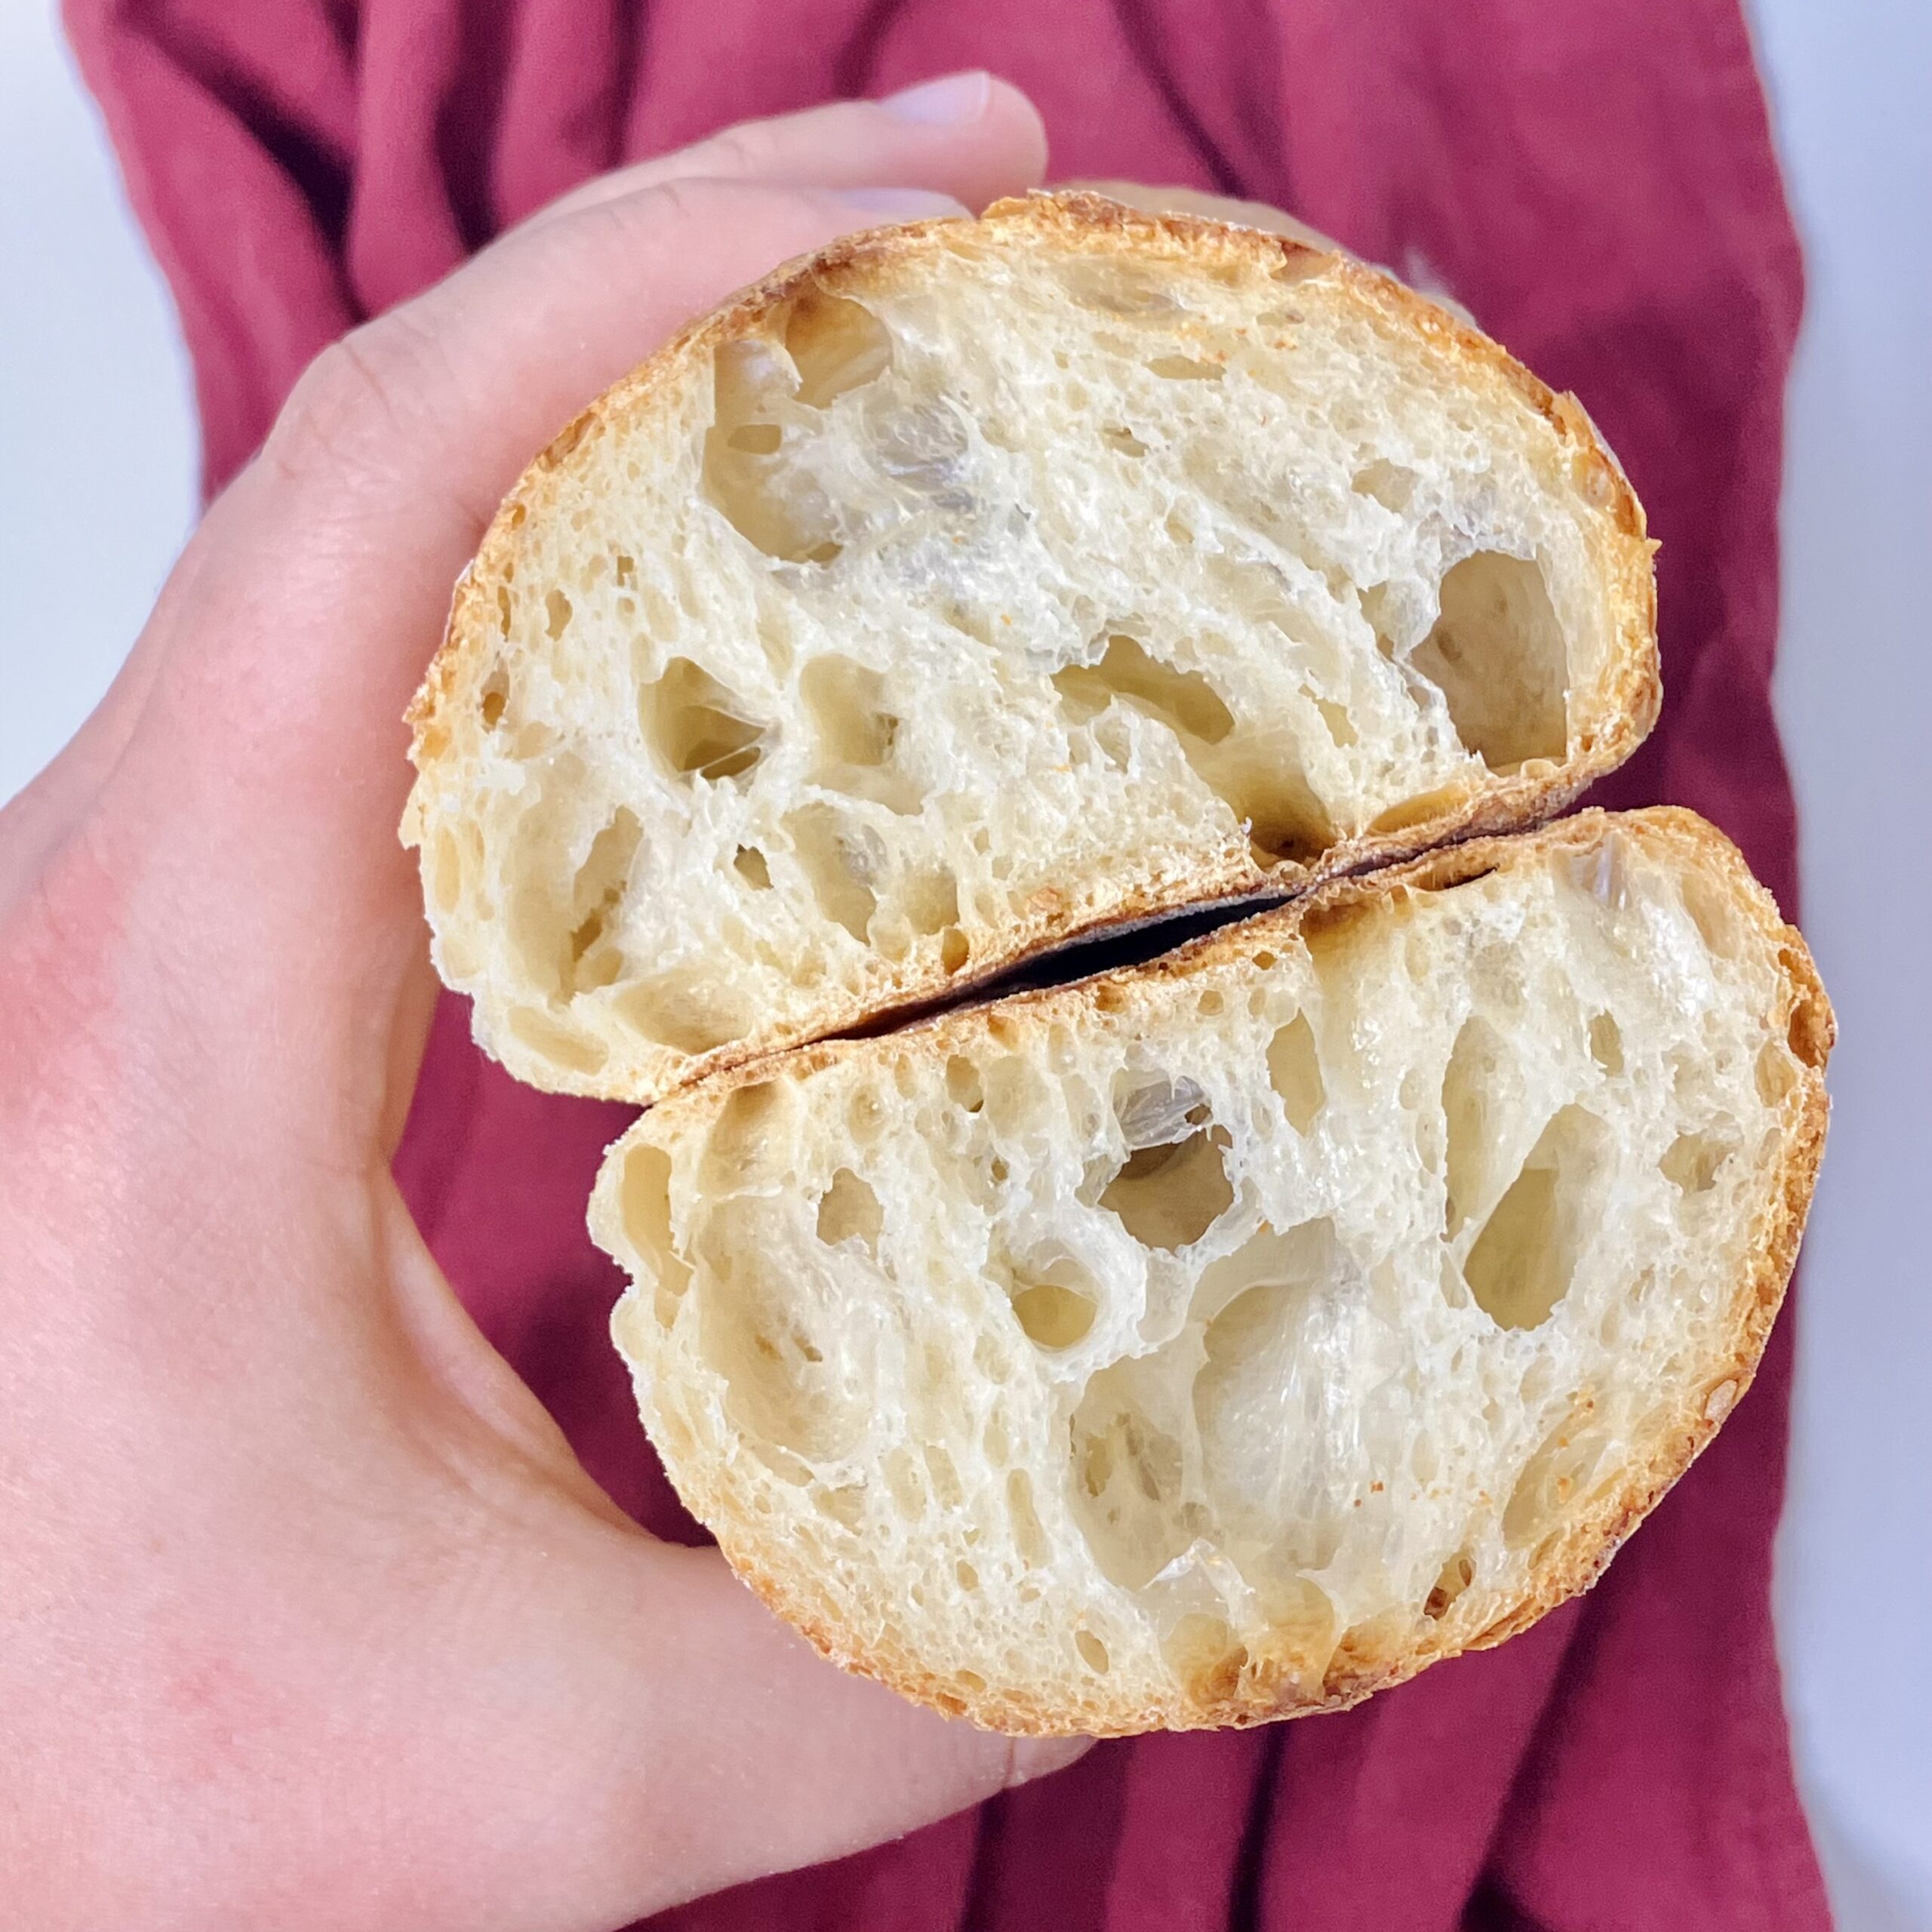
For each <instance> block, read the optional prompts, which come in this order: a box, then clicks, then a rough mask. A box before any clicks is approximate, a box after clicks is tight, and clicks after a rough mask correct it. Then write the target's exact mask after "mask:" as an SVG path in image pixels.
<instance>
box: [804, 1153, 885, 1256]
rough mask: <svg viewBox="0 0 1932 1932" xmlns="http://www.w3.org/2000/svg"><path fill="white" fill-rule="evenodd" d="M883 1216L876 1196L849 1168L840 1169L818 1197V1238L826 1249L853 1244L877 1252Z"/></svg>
mask: <svg viewBox="0 0 1932 1932" xmlns="http://www.w3.org/2000/svg"><path fill="white" fill-rule="evenodd" d="M884 1225H885V1217H884V1212H883V1211H882V1210H881V1208H880V1207H879V1204H878V1195H876V1194H875V1193H874V1192H872V1189H871V1188H870V1187H869V1186H867V1185H866V1183H865V1182H864V1181H863V1180H860V1178H859V1177H858V1176H857V1174H854V1172H853V1171H852V1170H851V1168H840V1169H839V1170H838V1172H837V1173H836V1174H834V1175H833V1176H832V1185H831V1186H829V1187H828V1188H827V1189H826V1190H825V1192H823V1194H822V1195H820V1196H819V1201H818V1224H817V1231H818V1238H819V1239H820V1241H823V1242H824V1243H825V1244H826V1246H827V1247H837V1246H838V1244H839V1243H840V1242H841V1241H857V1242H858V1244H860V1247H863V1248H864V1250H865V1251H866V1253H867V1254H870V1255H873V1256H876V1255H877V1254H878V1237H879V1230H880V1229H881V1228H882V1227H883V1226H884Z"/></svg>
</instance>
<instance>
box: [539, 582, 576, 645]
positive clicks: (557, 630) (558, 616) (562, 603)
mask: <svg viewBox="0 0 1932 1932" xmlns="http://www.w3.org/2000/svg"><path fill="white" fill-rule="evenodd" d="M543 611H544V615H545V617H546V620H547V622H546V625H545V626H544V627H545V629H546V630H547V631H548V632H549V635H551V637H552V638H560V637H561V636H562V635H563V634H564V632H565V628H566V627H567V626H568V624H569V623H570V620H571V600H570V599H569V598H568V597H566V596H565V595H564V593H563V592H561V590H553V591H552V592H550V594H549V596H547V597H546V598H544V600H543Z"/></svg>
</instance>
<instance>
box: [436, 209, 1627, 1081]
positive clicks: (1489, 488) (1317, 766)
mask: <svg viewBox="0 0 1932 1932" xmlns="http://www.w3.org/2000/svg"><path fill="white" fill-rule="evenodd" d="M1657 697H1658V685H1657V657H1656V648H1655V640H1654V599H1653V588H1652V576H1651V559H1650V546H1649V545H1648V543H1647V541H1646V540H1645V537H1644V524H1643V517H1642V513H1641V510H1640V509H1639V508H1638V504H1637V501H1636V499H1635V497H1634V496H1633V495H1632V493H1631V491H1630V489H1629V486H1628V485H1627V484H1626V481H1624V479H1623V475H1622V474H1621V473H1620V471H1619V470H1618V469H1617V466H1616V464H1615V463H1614V460H1613V459H1612V458H1611V455H1610V453H1609V451H1607V449H1606V448H1604V445H1603V444H1602V443H1601V441H1600V440H1599V439H1598V437H1597V435H1595V432H1594V431H1593V430H1592V427H1591V426H1590V424H1589V420H1587V418H1586V417H1585V415H1584V414H1583V411H1582V409H1581V408H1579V407H1578V405H1577V404H1576V403H1575V402H1574V400H1573V399H1571V398H1568V397H1566V396H1561V395H1553V394H1552V392H1550V391H1549V389H1546V388H1545V387H1544V386H1543V384H1542V383H1539V382H1538V381H1537V380H1535V378H1534V377H1532V376H1531V375H1530V374H1528V373H1527V371H1524V369H1523V368H1521V367H1520V366H1519V365H1518V364H1516V363H1515V362H1514V361H1512V360H1511V359H1510V358H1509V356H1508V355H1506V354H1505V353H1504V352H1503V351H1502V350H1501V349H1499V348H1497V346H1496V345H1495V344H1494V343H1491V342H1490V341H1488V340H1486V339H1485V338H1484V337H1482V336H1481V335H1479V334H1477V333H1476V332H1475V331H1473V330H1472V329H1471V328H1468V327H1466V325H1464V324H1463V323H1462V322H1460V321H1457V320H1456V319H1454V318H1452V317H1451V316H1450V315H1447V314H1445V313H1444V312H1443V311H1441V309H1438V308H1435V307H1433V306H1431V305H1430V304H1429V303H1427V302H1426V301H1424V300H1422V299H1421V298H1420V297H1417V296H1416V295H1414V294H1411V292H1410V291H1407V290H1406V289H1404V288H1402V287H1401V286H1400V285H1398V283H1396V282H1395V281H1391V280H1390V279H1389V278H1387V277H1386V276H1384V275H1380V274H1379V273H1377V272H1375V271H1374V270H1373V269H1368V268H1366V267H1364V266H1361V264H1359V263H1355V262H1352V261H1351V260H1348V259H1347V258H1346V257H1343V256H1341V255H1339V254H1331V253H1325V252H1322V251H1318V250H1316V249H1313V248H1309V247H1307V246H1305V245H1303V244H1302V243H1300V242H1297V241H1296V240H1294V239H1293V238H1288V237H1285V236H1283V235H1275V234H1269V233H1265V232H1262V231H1261V230H1260V229H1251V228H1244V227H1236V226H1226V225H1223V224H1221V223H1216V222H1213V221H1207V220H1200V219H1196V218H1192V217H1186V216H1183V215H1171V216H1163V215H1158V214H1149V213H1145V212H1142V211H1135V210H1132V209H1129V208H1125V207H1123V206H1121V205H1119V204H1118V203H1115V202H1111V201H1108V200H1105V199H1103V198H1099V197H1097V196H1094V195H1066V196H1033V197H1029V198H1026V199H1024V200H1020V201H1011V202H1001V203H999V204H998V205H996V206H995V207H994V208H992V209H991V210H990V211H989V212H988V213H987V214H986V216H985V217H983V218H981V219H980V220H952V221H936V222H928V223H916V224H914V225H912V226H906V227H900V228H896V229H888V230H884V231H881V232H878V233H875V234H870V235H860V236H858V237H856V238H852V239H850V240H848V241H845V242H841V243H839V244H838V245H836V246H835V247H833V248H830V249H828V250H826V251H825V252H823V254H819V255H817V256H816V257H812V258H811V259H810V260H805V261H802V262H800V263H795V264H793V265H792V266H790V267H789V268H787V269H783V270H781V271H780V272H779V273H777V275H774V276H773V277H771V278H770V279H769V280H768V281H765V282H763V283H761V285H758V287H756V288H752V289H751V290H749V291H747V292H746V294H743V295H742V296H740V297H738V298H737V300H734V301H733V302H732V303H729V304H728V306H725V307H724V308H723V309H720V310H719V311H718V312H717V313H715V314H714V315H711V316H709V317H708V318H706V319H705V320H703V321H700V322H699V323H697V325H694V327H692V328H690V329H688V331H685V333H684V334H682V335H681V336H679V337H678V338H677V339H676V340H675V341H673V342H672V343H670V344H669V346H667V347H666V348H665V349H663V350H662V351H661V352H660V353H659V354H657V355H655V356H654V357H653V358H651V360H650V361H648V362H647V363H645V365H644V366H643V367H642V368H640V369H639V370H638V371H637V372H636V373H635V374H633V375H632V376H631V377H629V378H628V379H627V380H625V381H624V382H623V383H620V384H619V385H618V386H617V388H616V389H613V390H612V391H611V392H610V393H609V394H608V395H606V396H605V398H603V399H602V400H601V401H600V402H598V403H597V404H596V405H595V406H594V407H592V408H591V409H590V410H589V411H587V412H586V414H584V415H583V417H580V419H579V420H578V421H577V423H574V425H572V426H571V428H570V429H568V431H566V432H565V434H564V435H562V436H561V437H560V438H558V440H557V441H556V442H555V444H553V445H552V447H551V448H549V450H548V451H546V452H545V453H544V454H543V456H542V457H540V459H539V460H537V463H535V464H534V466H532V467H531V469H530V471H529V472H528V473H527V474H526V475H525V477H524V478H523V479H522V481H521V482H520V483H519V484H518V485H517V487H516V488H515V491H512V494H511V495H510V497H509V499H508V500H507V501H506V503H504V505H503V509H502V511H501V512H500V514H499V515H498V516H497V519H496V521H495V522H494V525H492V526H491V530H490V531H489V534H488V537H487V538H486V540H485V543H484V544H483V546H482V549H481V552H480V554H479V555H478V557H477V558H476V560H475V564H474V565H473V566H472V568H471V569H470V571H469V573H468V574H467V575H466V577H465V578H464V580H463V583H462V584H461V586H460V588H459V589H458V592H457V598H456V601H455V605H454V610H453V612H452V614H451V622H450V629H449V635H448V641H446V643H445V646H444V648H443V650H442V651H441V654H439V655H438V657H437V659H436V660H435V663H434V664H433V665H432V667H431V669H430V672H429V677H428V680H427V681H426V684H425V685H424V688H423V691H422V693H421V694H420V697H419V698H418V700H417V704H416V706H415V709H414V712H413V714H412V715H413V721H414V727H415V734H416V735H415V743H414V758H415V761H416V764H417V770H418V773H419V774H420V775H419V777H418V780H417V786H416V788H415V791H414V795H413V798H412V800H411V805H410V808H409V812H408V818H407V820H406V822H405V837H406V838H408V840H409V841H411V842H412V843H414V844H418V845H420V848H421V853H422V866H423V881H424V887H425V897H426V903H427V905H428V908H429V918H430V921H431V924H432V930H433V932H434V936H435V949H436V957H437V959H438V964H439V965H440V967H441V971H442V973H443V975H444V977H445V979H446V980H448V982H449V983H451V985H452V986H456V987H457V988H459V989H461V990H462V991H463V992H466V993H469V995H472V997H473V998H474V1000H475V1025H476V1029H477V1032H478V1037H479V1038H480V1039H481V1041H482V1042H483V1044H485V1046H486V1047H487V1048H489V1050H490V1051H492V1052H493V1053H494V1054H497V1056H498V1057H500V1058H501V1059H502V1060H503V1061H504V1063H506V1065H507V1066H509V1068H510V1069H511V1070H512V1072H515V1073H517V1074H518V1075H520V1076H521V1077H522V1078H525V1079H527V1080H530V1081H534V1082H535V1083H536V1084H539V1085H541V1086H545V1087H549V1088H560V1089H563V1090H565V1091H574V1092H582V1093H589V1094H604V1095H608V1096H614V1097H622V1098H625V1099H629V1100H651V1099H652V1098H654V1097H657V1096H658V1095H660V1094H663V1093H666V1092H668V1091H671V1090H672V1089H673V1088H675V1087H677V1086H678V1085H679V1084H681V1083H684V1082H685V1081H689V1080H691V1079H692V1078H696V1077H697V1076H699V1075H703V1073H705V1072H707V1071H710V1070H714V1069H718V1068H721V1067H723V1066H729V1065H731V1064H732V1063H736V1062H738V1061H741V1060H745V1059H746V1058H747V1057H751V1056H754V1055H755V1054H760V1053H763V1052H765V1051H770V1050H771V1049H774V1048H780V1047H783V1046H786V1045H788V1044H793V1043H795V1042H798V1041H806V1040H810V1039H813V1038H818V1037H820V1036H823V1035H828V1034H831V1033H834V1032H842V1031H846V1030H849V1029H851V1028H852V1027H853V1026H854V1025H855V1024H857V1023H860V1022H862V1021H865V1020H870V1019H872V1018H873V1017H876V1016H878V1015H879V1014H884V1013H888V1012H891V1011H894V1010H896V1009H900V1008H906V1007H909V1006H913V1005H916V1004H919V1003H920V1002H923V1001H928V1000H931V999H934V998H937V997H939V996H941V995H948V994H949V993H952V992H956V991H957V990H958V989H960V988H961V987H963V986H970V985H971V984H973V983H977V982H978V981H980V980H984V979H986V977H989V976H990V975H992V974H995V973H998V972H999V971H1001V970H1002V969H1004V968H1008V967H1009V966H1011V964H1014V962H1015V961H1018V960H1020V959H1022V958H1025V957H1026V956H1027V955H1030V954H1032V953H1035V952H1039V951H1041V950H1042V949H1046V948H1049V947H1051V946H1054V945H1056V944H1057V943H1060V942H1061V941H1063V940H1067V939H1069V938H1070V937H1073V936H1074V935H1075V934H1080V933H1082V932H1085V931H1091V930H1094V929H1096V928H1104V927H1106V926H1109V925H1112V924H1121V923H1124V922H1131V921H1141V920H1145V919H1148V918H1154V917H1158V915H1161V914H1164V913H1166V912H1171V911H1174V910H1175V909H1178V908H1181V907H1185V906H1192V905H1195V904H1201V903H1211V902H1214V901H1220V900H1237V899H1239V898H1241V897H1243V896H1244V895H1250V894H1262V893H1269V894H1281V893H1283V892H1286V891H1300V890H1303V889H1305V888H1308V887H1309V886H1311V885H1312V884H1315V883H1317V882H1318V881H1321V880H1322V879H1324V878H1328V877H1331V876H1335V875H1340V874H1342V873H1344V872H1349V871H1350V870H1352V869H1356V868H1358V867H1360V866H1363V865H1364V864H1365V863H1371V862H1380V861H1385V860H1391V859H1398V858H1401V857H1404V856H1407V855H1409V854H1413V853H1415V852H1417V851H1422V850H1423V849H1425V848H1429V847H1430V846H1432V845H1434V844H1438V843H1439V842H1441V841H1443V840H1444V839H1446V838H1451V837H1461V836H1464V835H1469V834H1471V833H1475V832H1495V831H1500V830H1505V829H1512V828H1515V827H1518V826H1524V825H1527V824H1530V823H1534V822H1536V821H1537V820H1540V819H1542V818H1543V817H1546V816H1548V815H1549V814H1552V813H1553V812H1554V811H1556V810H1557V809H1558V808H1560V807H1561V806H1562V805H1564V804H1566V803H1567V802H1568V801H1570V800H1571V798H1573V797H1574V795H1576V794H1577V792H1579V791H1580V790H1581V789H1583V786H1585V785H1586V783H1588V782H1589V780H1592V778H1594V777H1597V776H1598V775H1599V774H1601V773H1603V772H1605V771H1608V770H1609V769H1611V768H1612V767H1613V766H1614V765H1616V764H1618V763H1619V762H1620V761H1621V760H1622V759H1623V758H1625V757H1626V756H1627V755H1628V754H1629V752H1630V751H1631V749H1632V748H1633V747H1634V746H1635V745H1636V744H1637V743H1638V741H1639V740H1641V738H1642V737H1643V735H1644V733H1645V732H1646V731H1647V730H1648V728H1649V727H1650V724H1651V721H1652V720H1653V718H1654V715H1655V712H1656V709H1657Z"/></svg>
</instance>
